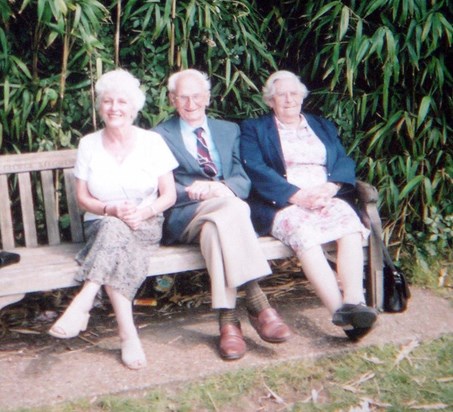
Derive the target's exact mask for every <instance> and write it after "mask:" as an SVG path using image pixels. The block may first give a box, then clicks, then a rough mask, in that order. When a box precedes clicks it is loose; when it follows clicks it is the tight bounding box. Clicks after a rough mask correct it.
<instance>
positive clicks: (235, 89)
mask: <svg viewBox="0 0 453 412" xmlns="http://www.w3.org/2000/svg"><path fill="white" fill-rule="evenodd" d="M451 16H452V6H451V5H450V4H449V2H448V0H430V1H428V0H375V1H373V2H364V1H359V0H351V1H328V0H316V1H314V0H312V1H300V0H286V1H268V2H260V1H257V0H237V1H225V0H211V1H208V0H160V1H159V0H148V1H139V0H129V1H123V2H121V1H113V0H112V1H103V2H100V1H96V0H22V1H11V0H0V88H1V90H2V93H1V94H0V116H1V122H0V153H8V152H13V151H36V150H49V149H56V148H61V147H73V146H76V145H77V141H78V138H79V137H80V136H81V135H83V134H85V133H87V132H89V131H90V130H92V129H93V128H96V127H98V124H97V123H98V120H97V119H96V115H95V113H94V109H93V95H92V86H93V84H94V82H95V80H96V78H97V77H98V76H99V74H100V73H102V72H104V71H107V70H109V69H111V68H114V67H115V66H122V67H125V68H127V69H130V70H131V71H132V72H133V73H134V74H135V75H136V76H137V77H138V78H140V79H141V81H142V82H143V87H144V88H145V89H146V93H147V105H146V107H145V110H144V111H143V113H142V115H141V117H140V118H139V120H138V121H139V123H140V124H141V125H142V126H144V127H148V126H151V125H154V124H156V123H157V122H159V121H161V120H162V119H164V118H166V117H167V116H168V114H169V112H170V108H169V106H168V103H167V100H166V89H165V82H166V78H167V77H168V74H169V73H171V72H173V71H175V70H178V69H179V68H180V67H195V68H199V69H202V70H204V71H206V72H208V73H209V75H210V76H211V78H212V80H213V93H212V94H213V98H212V103H211V113H212V114H213V115H214V116H221V117H226V118H229V119H233V120H239V119H242V118H245V117H249V116H255V115H258V114H260V113H262V112H263V111H264V110H265V107H264V105H263V103H262V101H261V98H260V89H261V86H262V84H263V82H264V80H265V79H266V77H267V76H268V75H269V73H271V72H272V71H274V70H275V69H276V68H287V69H290V70H293V71H295V72H296V73H298V74H300V75H301V77H302V79H303V80H304V81H305V82H306V84H307V86H308V87H309V89H310V90H311V96H310V97H309V98H308V99H307V100H306V103H305V108H306V110H307V111H308V110H309V111H313V112H317V113H322V114H324V115H325V116H327V117H329V118H332V119H333V120H334V121H335V122H336V124H337V125H338V126H339V129H340V132H341V135H342V138H343V140H344V143H345V145H346V146H347V147H348V148H349V150H350V153H351V155H352V156H353V157H354V158H355V159H356V160H357V162H358V171H359V175H360V176H361V177H362V178H364V179H365V180H368V181H370V182H371V183H373V184H374V185H376V186H378V187H379V190H380V193H381V203H382V204H381V210H382V214H383V216H384V217H385V218H386V230H387V235H388V237H389V238H390V237H391V238H392V239H393V240H396V241H400V240H406V243H405V244H406V245H408V246H410V245H415V244H418V247H416V248H414V249H413V251H415V252H417V253H424V254H425V255H430V254H435V253H437V252H439V250H444V251H445V249H448V248H449V247H451V243H450V242H451V230H452V221H451V212H452V210H451V205H450V204H451V203H452V202H451V179H452V168H453V167H452V148H451V145H450V146H449V145H448V137H449V135H450V134H451V133H452V123H451V117H452V112H453V110H452V109H453V103H452V84H453V79H452V75H451V62H450V61H451V60H452V59H451V51H450V50H451V42H452V35H453V29H452V25H451V23H450V21H451ZM448 64H450V66H448ZM422 245H424V246H422Z"/></svg>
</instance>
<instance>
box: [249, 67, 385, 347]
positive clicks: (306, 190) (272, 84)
mask: <svg viewBox="0 0 453 412" xmlns="http://www.w3.org/2000/svg"><path fill="white" fill-rule="evenodd" d="M307 94H308V91H307V88H306V87H305V85H304V84H303V83H301V81H300V80H299V78H298V77H297V76H296V75H295V74H293V73H291V72H288V71H283V70H282V71H277V72H275V73H274V74H272V75H271V76H270V77H269V79H268V80H267V82H266V85H265V87H264V89H263V99H264V101H265V102H266V103H267V105H268V106H269V107H270V108H271V109H272V112H271V113H269V114H267V115H264V116H262V117H260V118H258V119H250V120H246V121H244V122H243V124H242V125H241V157H242V160H243V164H244V169H245V171H246V172H247V174H248V175H249V177H250V180H251V181H252V191H251V196H250V198H249V204H250V207H251V211H252V220H253V223H254V225H255V229H256V230H257V232H258V233H259V234H260V235H265V234H272V235H273V236H275V237H276V238H278V239H280V240H281V241H282V242H283V243H285V244H287V245H288V246H290V247H291V248H292V249H293V250H294V251H295V253H296V255H297V256H298V258H299V261H300V263H301V265H302V268H303V270H304V273H305V274H306V276H307V278H308V279H309V280H310V282H311V284H312V285H313V286H314V289H315V291H316V293H317V294H318V296H319V297H320V298H321V300H322V301H323V303H324V304H325V306H326V307H327V309H328V310H329V312H330V313H331V315H332V321H333V323H334V324H335V325H338V326H341V327H343V328H344V330H345V333H346V335H347V336H348V337H349V338H351V339H353V340H356V339H359V338H360V337H362V336H363V335H365V334H366V333H368V332H369V331H370V330H371V328H372V326H373V324H374V322H375V321H376V317H377V313H376V311H375V310H374V309H373V308H370V307H368V306H366V304H365V297H364V293H363V281H362V279H363V252H362V239H363V238H364V237H366V236H368V230H367V229H366V228H365V227H364V226H363V225H362V224H361V222H360V219H359V218H358V216H357V214H356V213H355V212H354V210H353V209H352V207H351V206H350V205H349V204H348V203H347V202H346V201H344V200H343V199H342V198H344V197H345V196H348V195H349V194H350V193H351V192H352V191H353V190H354V185H355V163H354V161H353V160H352V159H351V158H350V157H348V156H347V155H346V152H345V150H344V148H343V146H342V144H341V142H340V139H339V138H338V133H337V130H336V128H335V126H334V125H333V123H332V122H330V121H328V120H327V119H325V118H322V117H318V116H313V115H310V114H307V113H305V112H302V111H301V110H302V103H303V101H304V98H305V97H306V96H307ZM330 241H336V242H337V245H338V260H337V272H338V275H339V277H340V280H341V288H342V290H340V286H339V284H338V283H337V279H336V276H335V274H334V272H333V271H332V269H331V267H330V265H329V263H328V262H327V260H326V258H325V256H324V254H323V251H322V245H323V244H324V243H327V242H330Z"/></svg>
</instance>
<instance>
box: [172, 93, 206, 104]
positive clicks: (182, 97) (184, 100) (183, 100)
mask: <svg viewBox="0 0 453 412" xmlns="http://www.w3.org/2000/svg"><path fill="white" fill-rule="evenodd" d="M174 97H175V99H176V100H179V101H180V102H181V103H183V104H185V103H188V102H189V101H190V100H192V101H193V102H194V103H201V102H202V101H203V99H205V98H206V94H202V93H196V94H192V95H190V96H186V95H184V94H182V95H177V94H175V95H174Z"/></svg>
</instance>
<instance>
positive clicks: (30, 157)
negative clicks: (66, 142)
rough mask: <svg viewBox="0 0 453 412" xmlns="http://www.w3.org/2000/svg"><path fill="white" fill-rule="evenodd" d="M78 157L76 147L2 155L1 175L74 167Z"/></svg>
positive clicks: (0, 163)
mask: <svg viewBox="0 0 453 412" xmlns="http://www.w3.org/2000/svg"><path fill="white" fill-rule="evenodd" d="M76 157H77V150H76V149H67V150H56V151H51V152H38V153H21V154H19V155H17V154H10V155H8V154H7V155H2V161H1V162H0V175H1V174H9V173H21V172H33V171H35V172H36V171H39V172H40V171H41V170H50V169H66V168H68V167H73V166H74V163H75V161H76Z"/></svg>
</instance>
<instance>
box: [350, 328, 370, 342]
mask: <svg viewBox="0 0 453 412" xmlns="http://www.w3.org/2000/svg"><path fill="white" fill-rule="evenodd" d="M371 329H372V328H354V327H353V328H351V329H343V330H344V333H346V336H347V337H348V338H349V339H351V340H352V341H353V342H357V341H358V340H359V339H361V338H363V337H364V336H365V335H366V334H367V333H369V332H370V330H371Z"/></svg>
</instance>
